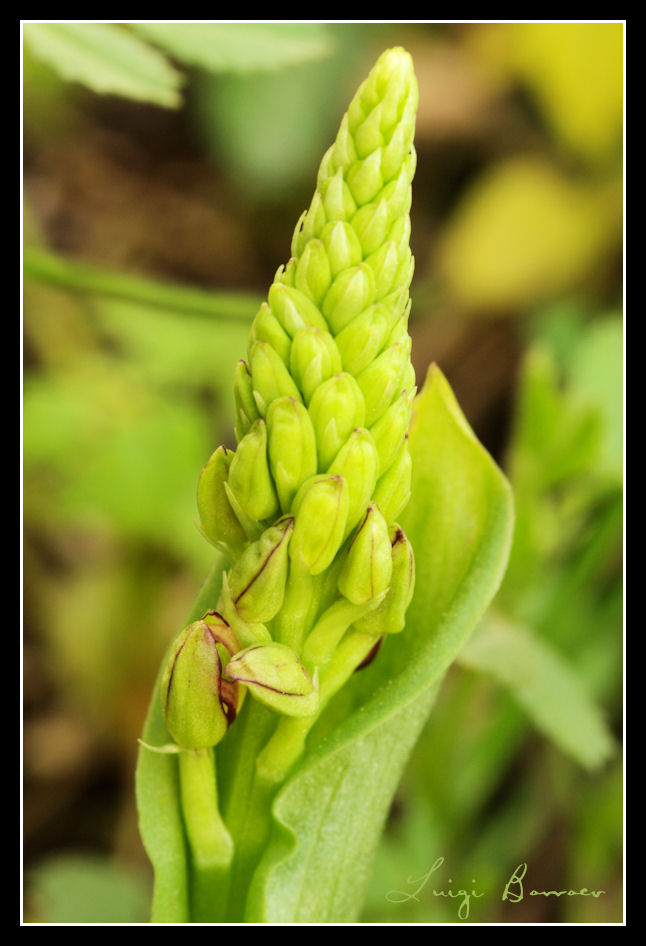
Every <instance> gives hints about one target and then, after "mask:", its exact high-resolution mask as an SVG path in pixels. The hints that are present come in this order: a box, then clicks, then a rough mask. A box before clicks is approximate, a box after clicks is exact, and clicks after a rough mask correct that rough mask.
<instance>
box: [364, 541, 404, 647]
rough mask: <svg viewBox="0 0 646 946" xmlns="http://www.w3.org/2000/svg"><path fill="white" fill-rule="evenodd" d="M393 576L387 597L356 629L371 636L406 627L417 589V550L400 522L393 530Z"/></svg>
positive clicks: (394, 631) (390, 632)
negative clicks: (407, 616)
mask: <svg viewBox="0 0 646 946" xmlns="http://www.w3.org/2000/svg"><path fill="white" fill-rule="evenodd" d="M390 538H391V543H392V563H393V573H392V578H391V581H390V587H389V589H388V591H387V592H386V596H385V598H384V599H383V601H382V602H381V604H379V606H378V607H377V608H375V609H374V611H370V612H368V614H366V615H364V616H363V617H361V618H359V619H358V620H357V621H355V624H354V626H355V629H356V630H358V631H365V632H366V633H368V634H376V635H381V634H397V633H398V632H399V631H402V630H403V629H404V627H405V624H406V611H407V609H408V605H409V604H410V602H411V598H412V597H413V591H414V588H415V559H414V556H413V549H412V546H411V544H410V542H409V541H408V538H407V537H406V534H405V533H404V531H403V529H402V528H401V527H400V526H398V525H397V524H396V523H395V524H394V525H393V526H392V528H391V530H390Z"/></svg>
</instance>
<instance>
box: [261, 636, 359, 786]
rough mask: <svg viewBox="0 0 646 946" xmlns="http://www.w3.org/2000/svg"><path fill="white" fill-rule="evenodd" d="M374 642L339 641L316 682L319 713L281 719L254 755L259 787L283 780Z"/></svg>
mask: <svg viewBox="0 0 646 946" xmlns="http://www.w3.org/2000/svg"><path fill="white" fill-rule="evenodd" d="M376 640H377V638H375V636H374V635H373V634H365V633H363V632H362V631H351V633H350V634H348V636H347V637H346V638H344V640H342V641H341V643H340V644H339V646H338V647H337V649H336V651H335V653H334V655H333V656H332V658H331V659H330V661H329V663H328V664H327V666H326V668H325V670H324V671H323V673H322V676H321V679H320V682H319V686H320V690H319V694H320V703H319V712H318V713H317V714H316V715H315V716H307V717H302V718H300V719H299V718H295V717H287V716H283V717H281V719H280V721H279V723H278V726H277V727H276V730H275V732H274V734H273V735H272V737H271V739H270V740H269V742H268V743H267V744H266V746H265V747H264V749H263V750H262V752H261V753H260V754H259V755H258V760H257V763H256V770H257V777H258V781H259V783H261V784H263V785H265V786H272V785H273V786H274V788H275V787H277V786H278V785H280V784H281V783H282V782H283V781H284V780H285V779H286V778H287V776H288V775H289V773H290V771H291V770H292V769H293V767H294V766H295V764H296V763H297V762H298V760H299V758H300V757H301V755H302V753H303V751H304V749H305V742H306V740H307V736H308V734H309V732H310V730H311V728H312V726H313V725H314V723H315V722H316V721H317V719H318V718H319V716H320V715H321V713H322V712H323V710H324V709H325V707H326V706H327V704H328V703H329V702H330V700H331V699H332V697H333V696H334V695H335V694H336V693H338V691H339V690H340V689H341V687H342V686H343V684H344V683H345V682H346V681H347V680H348V679H349V677H351V676H352V674H353V673H354V671H355V670H356V669H357V667H358V666H359V664H360V663H361V661H362V660H364V658H365V657H367V655H368V654H369V653H370V651H371V650H372V648H373V647H374V645H375V642H376Z"/></svg>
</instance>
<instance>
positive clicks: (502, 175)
mask: <svg viewBox="0 0 646 946" xmlns="http://www.w3.org/2000/svg"><path fill="white" fill-rule="evenodd" d="M620 221H621V203H620V200H619V196H618V194H617V192H616V190H615V188H614V187H613V186H612V185H611V186H610V187H608V186H606V185H602V186H599V185H596V184H595V185H592V184H588V183H584V182H580V181H578V180H572V179H570V178H568V177H567V176H565V175H564V174H562V173H561V172H560V171H558V170H557V169H556V168H555V167H553V166H551V165H549V164H547V163H546V162H544V161H542V160H540V159H536V158H518V159H515V160H512V161H508V162H505V163H503V164H500V165H498V166H496V167H492V168H490V169H489V170H488V171H486V172H485V173H484V174H483V175H482V176H481V177H480V178H478V180H477V181H476V182H475V184H474V185H473V186H472V188H471V189H470V190H469V191H468V192H467V193H466V195H465V197H464V199H463V201H462V203H461V204H460V205H459V206H458V208H457V209H456V211H455V213H454V215H453V218H452V219H451V220H450V221H449V222H448V224H447V227H446V230H445V234H444V239H443V242H442V245H441V247H440V249H439V255H438V266H439V270H440V274H441V276H442V278H443V279H444V280H445V281H446V283H447V288H448V290H449V291H450V293H451V295H452V297H453V298H454V299H455V300H456V301H457V302H459V303H460V304H461V305H462V306H464V307H465V308H467V309H468V310H470V311H473V312H478V311H507V310H514V309H517V308H520V307H525V306H527V305H531V304H534V303H537V302H539V301H542V300H545V299H547V298H549V297H550V296H552V295H554V294H555V293H558V292H561V291H563V290H566V289H569V288H571V287H573V286H576V285H577V284H579V283H580V282H581V281H582V280H584V279H585V277H586V276H587V275H589V274H590V272H591V271H592V269H593V268H594V267H596V265H597V264H598V263H599V261H600V260H601V258H602V257H603V256H604V254H605V253H606V252H607V251H608V250H609V249H610V248H611V247H613V245H615V243H616V241H617V240H618V237H619V235H620Z"/></svg>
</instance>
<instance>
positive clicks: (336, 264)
mask: <svg viewBox="0 0 646 946" xmlns="http://www.w3.org/2000/svg"><path fill="white" fill-rule="evenodd" d="M321 239H322V240H323V243H324V245H325V249H326V251H327V255H328V260H329V263H330V272H331V274H332V278H334V277H335V276H337V275H338V274H339V273H340V272H342V271H343V270H344V269H350V268H351V267H354V266H358V265H359V263H360V262H361V260H362V259H363V251H362V249H361V244H360V243H359V240H358V237H357V234H356V233H355V231H354V226H351V225H350V224H349V223H346V222H345V221H343V220H332V221H330V223H327V224H326V225H325V227H324V228H323V231H322V232H321Z"/></svg>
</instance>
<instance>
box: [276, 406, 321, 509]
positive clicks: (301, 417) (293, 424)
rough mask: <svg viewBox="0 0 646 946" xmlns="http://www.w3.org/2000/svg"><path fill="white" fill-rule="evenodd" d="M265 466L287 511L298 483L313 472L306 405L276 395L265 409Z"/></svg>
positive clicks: (313, 443)
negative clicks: (266, 436)
mask: <svg viewBox="0 0 646 946" xmlns="http://www.w3.org/2000/svg"><path fill="white" fill-rule="evenodd" d="M267 430H268V434H269V443H268V451H269V466H270V468H271V472H272V476H273V479H274V484H275V486H276V491H277V493H278V499H279V501H280V507H281V509H282V510H283V512H288V511H289V509H290V507H291V505H292V501H293V499H294V496H295V495H296V493H297V491H298V489H299V487H300V486H301V485H302V484H303V483H304V482H305V480H308V479H310V477H312V476H314V475H315V474H316V472H317V460H316V436H315V434H314V428H313V426H312V421H311V419H310V415H309V414H308V412H307V408H306V407H305V406H304V405H303V404H301V402H300V401H297V400H296V399H295V398H293V397H280V398H277V400H275V401H273V402H272V403H271V405H270V407H269V410H268V411H267Z"/></svg>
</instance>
